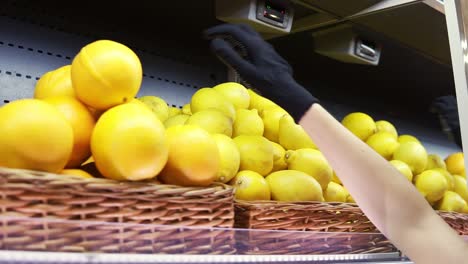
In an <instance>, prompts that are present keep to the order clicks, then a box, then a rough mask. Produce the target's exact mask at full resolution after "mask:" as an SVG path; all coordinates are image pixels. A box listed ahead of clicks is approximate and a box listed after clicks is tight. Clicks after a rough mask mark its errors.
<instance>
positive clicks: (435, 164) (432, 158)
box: [426, 154, 447, 170]
mask: <svg viewBox="0 0 468 264" xmlns="http://www.w3.org/2000/svg"><path fill="white" fill-rule="evenodd" d="M435 168H441V169H444V170H446V169H447V166H446V165H445V162H444V160H443V159H442V158H441V157H440V156H439V155H437V154H429V155H427V165H426V170H430V169H435Z"/></svg>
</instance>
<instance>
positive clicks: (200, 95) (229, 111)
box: [190, 88, 236, 121]
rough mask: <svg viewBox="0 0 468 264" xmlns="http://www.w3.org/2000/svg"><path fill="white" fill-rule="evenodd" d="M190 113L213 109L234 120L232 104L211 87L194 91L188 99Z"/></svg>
mask: <svg viewBox="0 0 468 264" xmlns="http://www.w3.org/2000/svg"><path fill="white" fill-rule="evenodd" d="M190 109H191V111H192V114H195V113H196V112H200V111H202V110H208V109H214V110H218V111H220V112H221V113H223V114H225V115H226V116H227V117H229V118H230V119H231V120H232V121H234V120H236V109H235V108H234V105H232V103H231V102H230V101H229V100H228V99H227V98H226V97H224V95H223V94H221V93H220V92H218V91H216V90H214V89H212V88H202V89H200V90H198V91H196V92H195V94H194V95H193V96H192V100H191V101H190Z"/></svg>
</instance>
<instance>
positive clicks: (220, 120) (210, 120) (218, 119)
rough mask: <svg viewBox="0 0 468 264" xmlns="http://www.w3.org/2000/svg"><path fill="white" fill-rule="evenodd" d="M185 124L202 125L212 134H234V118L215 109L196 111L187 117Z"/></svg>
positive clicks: (229, 135)
mask: <svg viewBox="0 0 468 264" xmlns="http://www.w3.org/2000/svg"><path fill="white" fill-rule="evenodd" d="M185 124H186V125H193V126H198V127H201V128H203V129H205V130H206V131H207V132H209V133H212V134H217V133H219V134H224V135H226V136H228V137H231V136H232V119H230V118H229V117H227V116H226V115H224V114H223V113H222V112H220V111H218V110H215V109H208V110H201V111H199V112H196V113H194V114H193V115H191V116H190V117H189V118H188V119H187V121H186V122H185Z"/></svg>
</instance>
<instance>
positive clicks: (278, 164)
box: [270, 141, 288, 172]
mask: <svg viewBox="0 0 468 264" xmlns="http://www.w3.org/2000/svg"><path fill="white" fill-rule="evenodd" d="M270 143H271V146H273V169H272V170H271V171H272V172H274V171H280V170H286V169H287V168H288V164H287V163H286V150H285V149H284V148H283V146H281V145H280V144H278V143H276V142H272V141H270Z"/></svg>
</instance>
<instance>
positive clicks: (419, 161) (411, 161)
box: [393, 141, 427, 175]
mask: <svg viewBox="0 0 468 264" xmlns="http://www.w3.org/2000/svg"><path fill="white" fill-rule="evenodd" d="M393 159H396V160H401V161H403V162H404V163H406V164H408V166H409V167H410V168H411V172H413V175H417V174H419V173H421V172H423V171H424V169H425V168H426V165H427V152H426V149H425V148H424V147H423V145H421V144H419V143H416V142H412V141H410V142H405V143H401V144H400V145H399V146H398V148H397V149H396V150H395V152H394V153H393Z"/></svg>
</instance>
